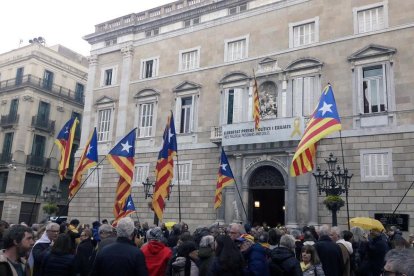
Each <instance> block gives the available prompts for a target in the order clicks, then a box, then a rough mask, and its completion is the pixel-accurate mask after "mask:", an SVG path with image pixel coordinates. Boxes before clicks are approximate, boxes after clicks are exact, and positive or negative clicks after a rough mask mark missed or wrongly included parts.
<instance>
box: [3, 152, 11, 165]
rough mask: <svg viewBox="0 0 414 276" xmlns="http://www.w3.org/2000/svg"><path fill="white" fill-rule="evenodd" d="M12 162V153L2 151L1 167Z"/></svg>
mask: <svg viewBox="0 0 414 276" xmlns="http://www.w3.org/2000/svg"><path fill="white" fill-rule="evenodd" d="M11 163H12V154H11V153H0V168H4V167H7V166H8V165H9V164H11Z"/></svg>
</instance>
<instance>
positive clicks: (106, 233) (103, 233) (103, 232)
mask: <svg viewBox="0 0 414 276" xmlns="http://www.w3.org/2000/svg"><path fill="white" fill-rule="evenodd" d="M98 233H99V237H100V238H101V240H104V239H106V238H109V237H112V236H113V234H114V228H113V227H112V226H111V225H110V224H102V225H101V226H99V230H98Z"/></svg>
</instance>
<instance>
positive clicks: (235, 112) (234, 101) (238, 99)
mask: <svg viewBox="0 0 414 276" xmlns="http://www.w3.org/2000/svg"><path fill="white" fill-rule="evenodd" d="M246 97H247V93H246V91H245V90H244V89H242V88H229V89H226V90H225V106H224V116H225V118H224V119H225V121H224V124H235V123H240V122H243V121H246V120H247V118H245V117H246V116H243V115H244V113H247V112H243V110H246V108H247V107H245V102H246V101H247V99H246ZM244 107H245V108H244Z"/></svg>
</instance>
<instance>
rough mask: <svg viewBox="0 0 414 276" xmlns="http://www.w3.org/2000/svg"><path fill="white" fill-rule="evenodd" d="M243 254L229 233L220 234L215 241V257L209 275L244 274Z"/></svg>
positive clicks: (231, 275) (236, 275)
mask: <svg viewBox="0 0 414 276" xmlns="http://www.w3.org/2000/svg"><path fill="white" fill-rule="evenodd" d="M243 267H244V264H243V256H242V254H241V252H240V250H239V249H238V248H237V247H236V245H235V244H234V242H233V240H232V239H231V238H230V237H229V236H228V235H218V236H217V238H216V242H215V257H214V259H213V262H212V264H211V266H210V268H209V271H208V273H207V275H209V276H242V275H243Z"/></svg>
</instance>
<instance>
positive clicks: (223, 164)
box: [214, 148, 234, 209]
mask: <svg viewBox="0 0 414 276" xmlns="http://www.w3.org/2000/svg"><path fill="white" fill-rule="evenodd" d="M233 183H234V176H233V172H232V171H231V168H230V164H229V161H228V160H227V156H226V153H225V152H224V149H223V148H221V157H220V167H219V171H218V174H217V185H216V196H215V199H214V208H215V209H217V208H219V207H220V206H221V202H222V190H223V188H224V187H227V186H229V185H231V184H233Z"/></svg>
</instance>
